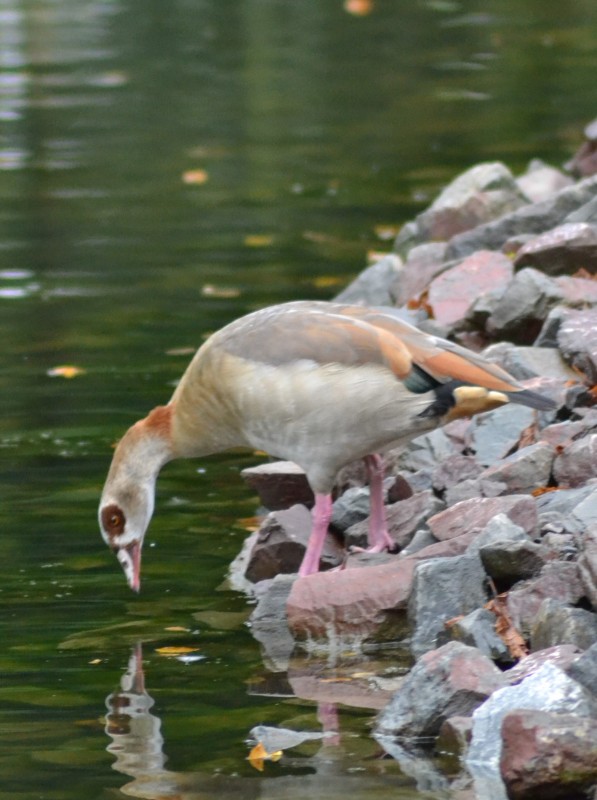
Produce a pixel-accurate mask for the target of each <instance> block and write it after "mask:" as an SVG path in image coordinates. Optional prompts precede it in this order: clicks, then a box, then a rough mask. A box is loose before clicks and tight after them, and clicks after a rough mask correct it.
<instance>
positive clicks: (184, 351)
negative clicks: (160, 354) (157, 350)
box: [166, 347, 197, 356]
mask: <svg viewBox="0 0 597 800" xmlns="http://www.w3.org/2000/svg"><path fill="white" fill-rule="evenodd" d="M196 349H197V348H196V347H171V348H170V349H169V350H166V355H167V356H190V355H192V354H193V353H194V352H195V350H196Z"/></svg>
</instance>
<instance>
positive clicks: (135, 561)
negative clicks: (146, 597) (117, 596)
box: [116, 542, 141, 592]
mask: <svg viewBox="0 0 597 800" xmlns="http://www.w3.org/2000/svg"><path fill="white" fill-rule="evenodd" d="M116 557H117V558H118V560H119V561H120V565H121V566H122V569H123V570H124V574H125V577H126V579H127V582H128V585H129V586H130V587H131V589H132V590H133V592H139V590H140V589H141V544H140V542H132V544H128V545H126V547H121V548H120V550H118V552H117V553H116Z"/></svg>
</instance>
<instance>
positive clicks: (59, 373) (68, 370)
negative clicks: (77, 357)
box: [47, 365, 85, 378]
mask: <svg viewBox="0 0 597 800" xmlns="http://www.w3.org/2000/svg"><path fill="white" fill-rule="evenodd" d="M47 374H48V375H49V376H50V378H76V377H77V375H84V374H85V370H84V369H81V367H73V366H71V365H68V366H67V365H63V366H61V367H52V369H49V370H48V372H47Z"/></svg>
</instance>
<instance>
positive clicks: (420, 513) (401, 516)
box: [344, 491, 444, 549]
mask: <svg viewBox="0 0 597 800" xmlns="http://www.w3.org/2000/svg"><path fill="white" fill-rule="evenodd" d="M443 508H444V504H443V503H442V501H441V500H439V498H437V497H435V496H434V494H433V492H430V491H426V492H419V493H418V494H415V495H413V496H412V497H407V498H406V499H405V500H400V501H399V502H398V503H392V504H391V505H388V506H386V522H387V525H388V533H389V534H390V536H391V538H392V539H393V540H394V541H395V542H396V545H397V546H398V547H399V548H400V549H402V548H403V547H406V545H407V544H408V543H409V542H410V540H411V539H412V537H413V536H414V534H415V532H416V531H417V530H418V529H419V528H422V527H423V526H424V525H425V523H426V521H427V519H429V517H431V516H433V515H434V514H437V513H438V512H440V511H441V510H442V509H443ZM368 528H369V521H368V520H366V521H363V522H359V523H358V524H356V525H353V526H352V527H350V528H349V529H348V530H347V531H346V534H345V539H344V541H345V544H346V546H347V547H355V546H356V547H365V546H366V544H367V533H368Z"/></svg>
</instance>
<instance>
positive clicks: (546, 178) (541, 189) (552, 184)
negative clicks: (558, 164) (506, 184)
mask: <svg viewBox="0 0 597 800" xmlns="http://www.w3.org/2000/svg"><path fill="white" fill-rule="evenodd" d="M572 183H573V181H572V178H570V176H569V175H565V174H564V173H563V172H562V171H561V170H559V169H556V168H555V167H551V166H549V164H546V163H545V162H544V161H541V159H538V158H535V159H533V160H532V161H531V162H530V163H529V165H528V167H527V171H526V172H525V173H524V175H521V176H520V177H519V178H517V179H516V185H517V186H518V188H519V189H520V191H521V192H522V193H523V195H524V196H525V197H527V198H528V199H529V200H530V201H531V202H532V203H540V202H542V201H543V200H547V199H548V198H550V197H551V196H552V195H553V194H555V193H556V192H559V191H560V190H561V189H565V188H566V187H567V186H571V185H572Z"/></svg>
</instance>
